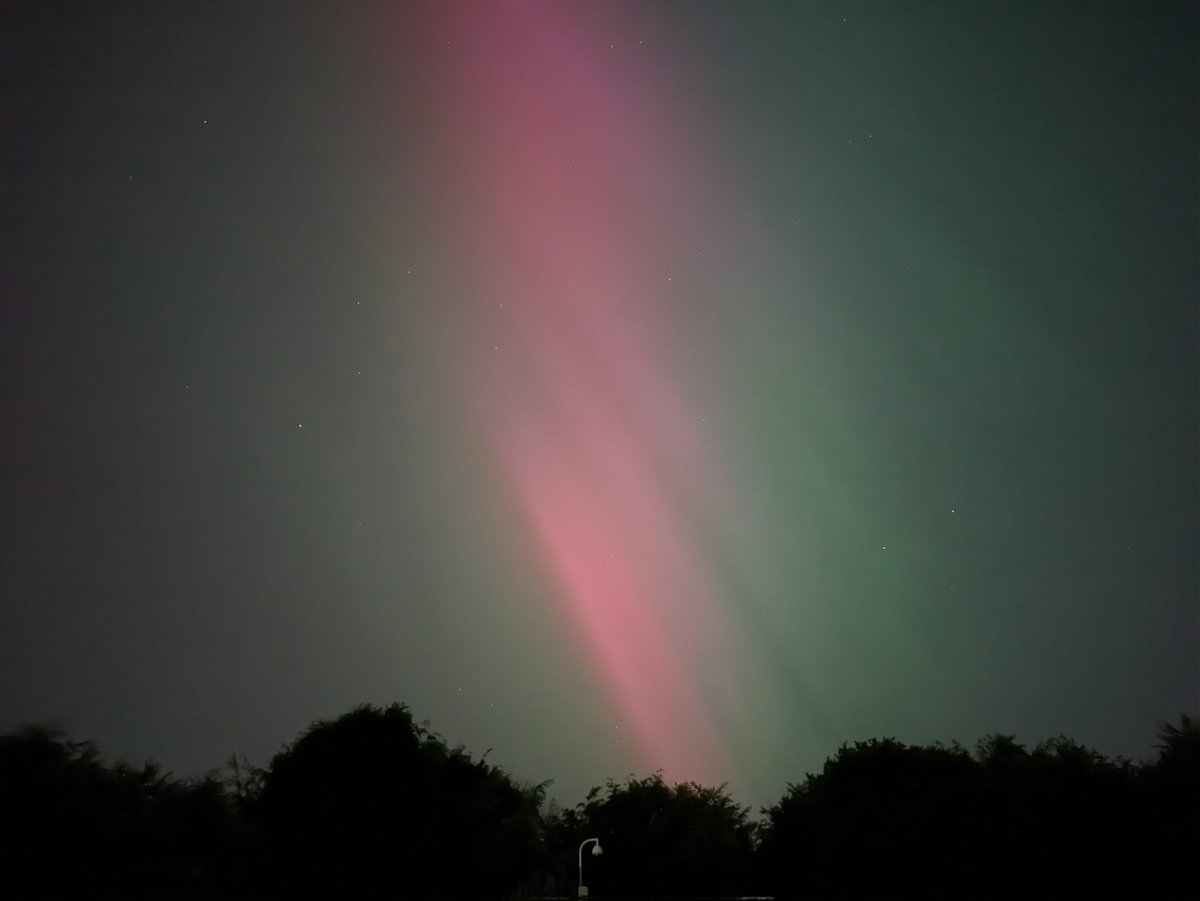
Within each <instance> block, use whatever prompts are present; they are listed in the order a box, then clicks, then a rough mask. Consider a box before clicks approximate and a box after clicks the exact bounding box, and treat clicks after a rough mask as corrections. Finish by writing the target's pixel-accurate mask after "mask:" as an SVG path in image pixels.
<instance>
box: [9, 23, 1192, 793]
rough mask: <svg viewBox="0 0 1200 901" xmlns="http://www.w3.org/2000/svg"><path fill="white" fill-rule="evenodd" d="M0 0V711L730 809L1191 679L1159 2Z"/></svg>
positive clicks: (1176, 158)
mask: <svg viewBox="0 0 1200 901" xmlns="http://www.w3.org/2000/svg"><path fill="white" fill-rule="evenodd" d="M0 16H2V17H3V18H4V19H5V20H6V21H5V23H4V27H3V29H2V30H3V32H4V34H5V35H6V37H5V41H6V51H5V53H4V54H3V57H4V58H5V59H6V60H7V62H5V63H4V65H5V78H4V79H3V84H4V87H3V88H0V91H2V94H3V96H2V99H3V106H2V109H3V112H4V123H5V125H4V127H5V129H6V132H7V133H8V139H7V140H6V141H5V142H4V143H5V144H6V145H7V146H6V148H5V149H4V150H3V157H2V159H0V162H2V165H3V169H2V171H0V178H2V182H0V185H2V188H3V191H4V196H5V198H6V201H7V202H6V204H5V207H6V215H5V216H4V232H3V235H2V236H0V237H2V238H3V242H2V243H3V246H4V247H5V248H6V249H5V250H4V251H3V269H2V272H3V276H2V277H3V282H2V283H0V289H2V291H3V295H2V297H0V316H2V318H0V359H2V360H3V362H2V363H0V366H3V369H4V372H5V376H6V377H5V379H4V382H3V387H2V392H3V393H2V394H0V405H2V406H0V409H2V411H3V415H2V416H0V448H2V449H3V452H4V455H5V457H4V462H5V467H4V476H3V479H4V482H3V491H2V498H3V499H2V501H0V523H2V529H3V533H2V535H3V542H2V546H3V550H2V551H0V555H2V556H0V643H2V644H0V647H2V648H3V654H2V655H0V684H2V685H3V686H5V688H6V690H5V691H4V692H2V693H0V726H5V727H7V726H9V725H13V724H17V723H20V722H24V721H27V720H56V721H58V722H60V723H62V724H63V725H65V726H67V727H68V728H69V729H70V730H71V731H73V732H74V731H78V732H80V733H82V734H86V735H89V736H94V737H95V738H96V739H97V740H98V741H99V742H100V743H101V744H102V746H104V747H106V748H109V749H111V750H112V751H113V752H114V753H120V754H129V755H133V756H154V757H157V758H158V759H160V760H162V761H163V762H164V763H165V764H166V765H167V766H168V767H170V768H173V769H175V770H177V771H183V772H186V771H190V770H198V769H200V768H203V767H207V766H213V765H216V764H218V763H219V762H220V761H221V760H222V759H224V758H225V757H226V756H227V755H228V754H229V753H230V752H232V751H234V750H236V751H239V752H241V753H246V754H249V755H250V756H251V757H252V758H255V759H257V760H259V761H263V760H264V759H265V758H266V757H267V756H269V755H270V754H271V753H272V752H273V751H274V750H276V749H277V747H278V745H279V743H281V742H283V741H287V740H289V739H290V738H291V737H293V736H294V735H295V734H296V733H297V732H298V731H299V730H300V729H302V728H303V727H304V726H306V725H307V724H308V723H309V722H310V721H311V720H312V719H315V718H318V717H326V716H331V715H336V714H337V713H338V712H340V711H342V710H345V709H348V708H349V707H350V706H352V705H354V704H356V703H359V702H370V703H380V704H382V703H388V702H390V701H393V700H401V701H405V702H407V703H409V704H410V705H411V706H412V708H413V710H414V712H415V713H416V714H417V716H418V718H424V717H428V718H429V720H430V721H431V724H432V726H433V728H435V729H436V730H438V731H439V732H441V733H443V734H444V735H445V736H446V737H447V738H448V739H449V740H450V741H451V742H452V743H457V742H462V743H464V744H466V745H467V746H468V747H469V748H471V749H473V750H476V751H479V752H482V751H483V750H485V749H487V748H494V755H495V758H494V759H495V760H497V761H499V762H501V763H502V764H503V765H504V766H506V767H507V768H509V769H510V770H511V771H512V772H513V773H514V775H516V776H518V777H519V778H527V779H530V780H535V781H540V780H541V779H546V778H550V779H553V780H554V781H555V786H554V788H553V790H552V794H554V795H555V796H556V797H558V798H559V799H560V800H561V801H562V802H563V803H566V804H570V803H574V802H575V801H576V800H578V799H579V798H580V797H582V794H583V792H585V791H586V789H587V788H588V787H589V786H591V785H594V784H598V783H600V782H602V781H603V780H604V779H605V778H606V777H608V776H613V777H621V776H623V775H625V774H626V773H630V772H635V773H649V772H653V771H654V770H657V769H662V770H663V771H664V773H665V775H666V776H667V777H668V778H671V779H682V778H688V779H698V780H702V781H704V782H707V783H712V784H719V783H723V782H729V783H730V785H731V786H732V788H733V789H734V791H735V792H736V793H737V794H738V796H739V797H741V798H743V799H744V800H745V801H746V802H747V803H752V804H764V803H769V802H771V801H772V800H774V799H775V798H777V797H778V795H779V793H780V792H781V791H782V790H783V788H784V786H785V785H786V784H787V782H788V781H795V780H798V779H800V778H802V777H803V775H804V772H805V771H806V770H815V769H817V768H818V767H819V766H820V764H821V761H822V760H823V757H824V755H825V754H827V753H829V752H831V751H832V750H834V749H835V748H836V747H837V745H838V744H839V743H840V742H843V741H850V740H854V739H856V738H865V737H869V736H876V735H879V736H882V735H893V736H896V737H898V738H900V739H901V740H905V741H912V742H928V741H933V740H937V739H940V740H944V741H951V740H954V739H958V740H962V741H964V742H968V743H970V742H973V741H974V740H975V739H976V738H977V737H979V736H980V735H982V734H984V733H985V732H1003V733H1013V734H1016V735H1017V736H1018V737H1019V738H1021V739H1022V740H1026V741H1030V742H1036V741H1038V740H1040V739H1043V738H1046V737H1048V736H1050V735H1054V734H1057V733H1060V732H1065V733H1066V734H1069V735H1071V736H1073V737H1075V738H1077V739H1079V740H1081V741H1084V742H1088V743H1092V744H1095V745H1096V746H1097V747H1098V748H1099V749H1100V750H1102V751H1104V752H1106V753H1113V754H1125V755H1128V756H1131V757H1135V758H1137V757H1141V756H1144V755H1145V754H1147V753H1148V752H1149V743H1150V740H1151V737H1152V735H1153V730H1154V725H1155V723H1156V722H1157V721H1159V720H1164V719H1170V718H1172V717H1174V716H1175V715H1176V714H1177V713H1179V712H1181V711H1189V710H1190V711H1195V709H1196V707H1197V701H1198V698H1197V685H1198V682H1200V620H1198V617H1197V588H1198V584H1200V562H1198V554H1200V550H1198V548H1200V541H1198V539H1200V534H1198V530H1197V515H1196V514H1197V498H1198V496H1200V481H1198V464H1197V425H1198V415H1197V409H1198V405H1197V400H1198V398H1197V385H1198V384H1200V365H1198V361H1197V334H1198V329H1197V325H1198V322H1197V304H1196V297H1197V292H1196V288H1197V285H1198V279H1197V276H1198V274H1200V263H1198V256H1197V246H1198V240H1197V239H1198V238H1200V225H1198V222H1200V217H1198V215H1197V200H1196V174H1197V172H1196V160H1197V150H1198V149H1200V142H1198V140H1197V126H1196V121H1195V99H1196V97H1195V91H1196V84H1197V78H1196V76H1197V71H1196V60H1195V53H1194V47H1195V46H1196V38H1197V36H1198V27H1197V20H1196V14H1195V12H1194V10H1191V9H1188V8H1186V7H1185V6H1184V5H1175V4H1153V3H1152V4H1143V5H1139V6H1136V7H1134V6H1122V5H1115V4H1112V5H1109V4H1102V5H1098V6H1094V7H1087V8H1084V7H1067V6H1065V5H1064V6H1047V5H1034V4H1015V5H1003V6H992V5H985V4H953V5H950V4H946V5H940V4H904V5H894V6H891V5H884V4H873V3H846V4H840V3H826V4H815V3H813V4H775V3H744V4H742V3H738V4H734V3H707V2H705V3H688V4H671V3H657V2H656V3H607V2H605V3H601V2H584V3H548V2H547V3H533V2H525V3H522V2H511V3H501V2H479V3H465V2H464V3H441V4H435V3H414V4H397V5H390V4H378V5H362V6H359V7H355V8H354V9H353V11H351V10H350V9H349V8H340V7H339V8H335V7H332V6H326V5H323V4H317V3H300V4H296V3H292V4H255V5H248V6H240V7H239V6H234V5H198V4H182V3H179V4H176V3H168V4H141V5H139V4H132V5H124V6H108V5H106V4H78V5H74V6H70V7H68V6H66V5H64V6H62V7H58V8H53V9H51V8H45V7H41V6H38V5H35V4H20V3H18V4H12V5H10V6H9V7H7V8H6V9H5V10H4V12H3V13H0Z"/></svg>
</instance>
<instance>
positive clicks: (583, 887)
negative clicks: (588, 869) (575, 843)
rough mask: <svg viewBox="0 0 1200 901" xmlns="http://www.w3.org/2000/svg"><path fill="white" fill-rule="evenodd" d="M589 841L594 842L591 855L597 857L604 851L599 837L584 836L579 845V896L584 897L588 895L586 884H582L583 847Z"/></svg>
mask: <svg viewBox="0 0 1200 901" xmlns="http://www.w3.org/2000/svg"><path fill="white" fill-rule="evenodd" d="M589 842H595V843H596V844H595V846H593V848H592V857H599V856H600V855H601V854H603V853H604V849H603V848H601V847H600V839H598V838H585V839H584V840H583V842H582V843H581V844H580V845H579V897H580V898H586V897H587V896H588V890H587V886H586V885H584V884H583V849H584V847H585V846H586V845H587V844H588V843H589Z"/></svg>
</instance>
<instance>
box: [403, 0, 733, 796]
mask: <svg viewBox="0 0 1200 901" xmlns="http://www.w3.org/2000/svg"><path fill="white" fill-rule="evenodd" d="M618 9H620V7H615V6H609V5H608V4H591V5H586V6H584V5H578V4H574V3H554V4H549V3H547V4H537V5H530V4H520V3H511V4H510V3H504V4H499V3H463V4H443V5H439V6H437V7H433V8H432V11H431V13H430V16H431V20H430V22H429V23H428V25H429V27H428V29H427V30H426V29H422V38H423V39H424V40H427V41H428V42H429V43H430V44H431V45H433V46H434V51H433V52H434V54H435V57H434V58H432V59H430V61H429V69H430V70H431V72H430V75H431V91H432V92H433V94H434V98H435V100H434V106H435V108H436V117H435V118H436V121H437V129H436V130H437V133H438V134H437V138H436V140H437V142H438V146H437V151H436V152H437V153H438V154H439V155H440V161H441V165H442V166H443V167H444V168H443V169H442V170H441V171H444V172H446V173H447V174H449V175H450V176H451V177H452V178H453V179H454V181H455V184H453V185H450V186H447V187H446V188H445V192H444V193H441V194H439V197H440V198H441V200H440V203H441V204H442V206H443V207H447V206H449V207H452V208H451V209H445V208H444V209H443V210H442V211H441V215H442V217H443V219H445V220H446V221H447V222H448V223H451V224H450V228H451V229H452V230H453V240H454V241H455V243H456V245H460V246H459V251H460V253H461V255H462V258H463V259H465V260H468V261H469V266H470V268H471V278H472V280H473V284H475V285H476V287H475V289H474V290H473V291H472V293H473V294H475V296H474V297H473V298H472V300H471V304H474V307H472V309H473V310H474V313H471V314H468V315H477V318H478V320H479V321H480V322H483V323H485V326H483V327H481V330H482V331H485V332H486V335H487V337H486V340H485V341H479V342H476V345H475V346H473V348H472V351H471V352H470V353H469V354H467V355H465V359H466V363H465V364H464V365H465V366H466V367H467V369H468V370H469V372H468V376H467V377H468V383H469V386H470V391H471V393H472V394H473V395H474V400H475V402H476V404H477V409H478V414H479V421H480V423H481V427H482V429H483V432H484V435H485V440H486V442H487V443H488V446H489V449H490V451H491V452H492V453H493V455H494V457H495V459H496V461H497V464H498V466H499V468H500V471H501V474H502V478H503V480H504V484H505V485H506V486H507V490H508V491H509V492H510V493H511V497H512V499H513V501H514V503H515V505H516V508H517V509H519V510H520V511H521V513H522V514H523V517H524V520H525V526H526V527H527V528H528V529H529V530H530V532H531V534H532V537H533V542H534V544H535V545H536V547H537V548H539V556H540V558H541V560H540V563H541V566H542V568H543V570H544V571H545V573H546V574H547V576H548V577H549V578H550V579H551V580H552V583H553V585H554V586H555V593H556V594H557V595H558V596H559V597H560V598H561V600H562V603H563V605H564V607H565V611H566V615H567V617H568V619H569V620H570V621H572V622H573V623H574V624H575V627H576V629H577V630H578V635H579V636H580V640H581V644H582V646H583V648H584V653H586V654H587V655H588V656H589V658H590V659H591V660H592V662H593V664H594V666H595V667H596V670H597V675H598V678H599V679H601V680H602V682H603V684H604V685H605V687H606V689H607V690H608V691H609V692H610V693H611V695H612V699H613V702H614V703H615V704H616V705H617V707H618V708H619V709H620V710H621V711H623V713H624V714H625V715H626V716H627V717H628V718H629V721H630V723H631V724H632V726H633V727H634V732H635V739H636V741H637V743H638V745H639V747H640V752H641V755H642V757H643V758H644V760H643V762H644V763H645V764H648V765H649V766H651V767H653V768H661V769H663V771H664V772H665V774H666V775H667V776H668V778H674V779H695V780H699V781H705V782H723V781H727V780H729V779H730V778H731V777H732V776H733V773H732V772H731V767H732V761H731V754H730V753H729V750H728V748H727V743H726V740H725V737H724V736H723V735H722V727H721V724H720V723H719V721H718V718H717V710H718V705H717V704H716V703H715V702H714V700H713V699H712V697H711V692H710V691H709V689H710V688H711V687H712V686H714V685H719V684H720V682H721V679H722V672H723V670H724V669H725V668H726V663H727V660H728V657H729V654H730V642H731V641H732V637H731V636H732V633H731V630H730V623H729V622H728V621H727V618H726V617H725V616H724V609H723V604H724V599H723V598H722V597H721V591H720V589H719V580H718V579H717V578H716V577H715V574H714V572H713V568H712V564H711V563H710V562H709V560H708V556H709V555H708V554H707V553H705V540H706V538H705V536H706V534H708V531H709V529H710V526H711V523H712V521H713V520H714V519H715V518H719V517H721V516H722V515H723V506H724V502H723V500H722V498H726V497H728V496H729V494H730V493H731V492H730V490H729V486H728V484H727V480H726V479H724V478H723V477H722V476H721V471H720V470H721V467H719V466H718V465H716V463H715V462H714V459H713V457H714V455H715V449H714V448H713V446H712V442H711V440H710V439H709V438H708V437H707V436H706V435H705V434H704V429H703V428H702V426H703V425H704V423H703V422H702V420H701V417H700V416H699V415H697V413H696V411H695V410H694V409H693V408H691V407H690V406H689V402H688V399H687V398H686V397H685V396H684V391H683V385H682V384H681V382H682V381H683V378H682V377H681V376H679V375H678V374H677V373H679V372H680V371H681V368H680V367H679V366H678V365H677V364H673V363H672V355H673V354H674V355H676V356H678V355H679V354H680V352H681V351H680V349H679V348H677V347H675V346H673V345H672V343H671V340H670V339H671V338H672V337H673V334H672V329H671V327H670V309H669V307H670V306H671V305H674V306H676V308H678V305H679V304H680V303H681V294H680V293H679V292H680V288H679V285H678V281H679V280H678V279H675V278H673V277H672V269H671V267H672V265H685V264H686V258H687V256H688V255H689V254H690V255H692V256H694V255H695V253H696V251H695V250H693V249H689V246H688V243H689V241H690V240H693V239H696V238H697V237H699V236H700V231H701V229H702V228H703V222H704V221H705V217H704V215H703V214H704V212H705V211H704V210H703V209H702V208H701V206H700V204H699V203H698V202H697V201H696V200H694V199H693V198H694V197H695V196H696V193H697V191H696V182H697V179H698V172H697V171H696V170H697V168H698V167H697V166H696V165H695V164H694V163H693V162H692V161H691V160H690V159H689V156H690V155H691V154H692V152H693V150H692V148H693V147H694V146H695V143H696V142H693V141H689V139H688V137H687V135H686V130H685V129H682V128H680V127H678V126H677V125H676V124H675V123H674V122H673V121H672V116H671V115H670V114H669V113H670V104H665V103H664V102H663V101H662V100H661V99H657V98H656V96H655V95H656V91H657V90H658V82H659V81H660V80H661V79H660V77H659V76H658V75H656V69H655V65H654V64H653V53H652V52H651V51H650V50H649V49H647V48H645V46H644V45H643V44H639V42H638V39H637V35H636V33H635V32H636V28H635V27H634V24H635V23H632V22H623V21H618V19H619V18H620V15H621V14H620V13H618V12H616V10H618ZM426 52H428V51H426ZM447 196H450V197H452V198H453V199H452V200H450V201H447V200H446V197H447ZM693 246H695V245H693ZM685 299H686V298H684V300H685ZM468 306H470V304H468ZM457 315H459V316H460V317H461V316H462V315H463V313H462V312H461V311H460V312H459V313H458V314H457Z"/></svg>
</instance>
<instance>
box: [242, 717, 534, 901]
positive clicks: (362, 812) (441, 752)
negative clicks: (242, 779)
mask: <svg viewBox="0 0 1200 901" xmlns="http://www.w3.org/2000/svg"><path fill="white" fill-rule="evenodd" d="M540 801H541V794H540V790H539V789H530V788H523V787H521V786H518V785H516V784H515V783H514V782H513V781H512V780H511V779H510V778H509V777H508V776H507V775H506V774H505V773H504V772H503V771H501V770H499V769H497V768H496V767H492V766H489V765H487V764H486V763H484V762H483V761H473V760H472V759H471V758H470V756H469V755H468V754H467V753H466V752H465V751H464V750H462V749H461V748H455V749H449V748H447V746H446V744H445V743H444V742H443V741H442V740H441V739H440V738H439V737H438V736H436V735H434V734H433V733H432V732H430V731H429V730H427V729H426V728H425V727H423V726H419V725H417V724H415V723H414V722H413V718H412V716H411V714H410V713H409V711H408V708H407V707H405V706H403V705H400V704H393V705H391V706H390V707H386V708H374V707H366V706H364V707H358V708H356V709H354V710H352V711H351V712H349V713H347V714H345V715H343V716H341V717H339V718H338V719H336V720H334V721H332V722H319V723H316V724H314V725H313V726H312V728H310V729H309V730H308V732H306V733H305V734H304V735H303V736H302V737H301V738H300V739H299V740H298V741H297V742H296V743H295V744H293V745H292V746H291V747H290V748H288V749H286V750H285V751H283V752H282V753H280V754H279V755H277V756H276V757H275V759H274V760H273V761H272V762H271V767H270V770H269V772H268V774H267V776H266V780H265V783H264V785H263V789H262V794H261V798H260V799H259V802H258V807H259V815H260V817H261V822H262V828H263V836H264V840H265V842H266V852H267V870H266V874H265V875H266V882H265V884H266V885H268V886H269V887H271V890H272V891H273V892H274V893H275V894H278V895H279V896H281V897H282V896H294V895H295V894H296V893H297V892H300V893H313V892H316V893H322V894H328V895H330V896H331V897H332V896H338V897H352V898H373V897H396V896H397V895H401V896H403V895H404V894H406V893H407V894H421V895H425V896H431V897H432V896H446V897H455V896H468V895H475V896H477V895H481V894H503V893H506V892H509V891H512V890H513V889H514V888H515V887H516V886H517V885H518V883H519V882H520V881H521V879H522V877H523V876H524V875H525V874H526V873H527V872H528V871H529V869H530V868H531V865H532V860H533V857H534V855H535V853H536V844H537V842H538V838H539V836H538V829H537V809H538V806H539V804H540Z"/></svg>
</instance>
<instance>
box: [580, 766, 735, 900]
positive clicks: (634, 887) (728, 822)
mask: <svg viewBox="0 0 1200 901" xmlns="http://www.w3.org/2000/svg"><path fill="white" fill-rule="evenodd" d="M747 814H748V809H747V808H745V807H740V806H739V805H738V804H737V803H736V802H735V801H734V800H733V799H732V798H731V797H730V796H729V794H728V792H727V791H726V787H725V786H720V787H719V788H709V787H705V786H702V785H698V784H696V783H694V782H681V783H678V784H676V785H668V784H667V783H666V782H665V781H664V780H663V777H662V774H661V773H656V774H655V775H653V776H650V777H648V778H645V779H635V778H633V777H630V778H629V779H627V780H626V781H625V782H622V783H618V782H614V781H612V780H609V781H608V783H607V784H606V785H605V787H604V789H600V788H598V787H597V788H594V789H592V791H591V792H590V793H589V794H588V797H587V800H585V801H584V802H582V803H581V804H579V805H578V806H577V807H576V808H575V809H574V810H572V811H569V812H567V813H566V814H564V815H563V817H562V819H561V822H560V823H559V824H558V828H559V832H560V835H561V839H560V841H559V843H558V844H559V846H560V847H562V848H563V851H564V852H565V853H567V854H569V855H570V860H569V866H563V867H562V868H561V869H562V870H564V871H565V872H567V873H569V874H570V880H569V884H568V886H566V887H565V888H564V889H563V890H564V891H572V890H573V889H574V885H573V883H574V881H575V880H576V878H577V873H576V862H577V857H576V856H575V855H576V852H577V849H578V847H579V843H580V842H581V841H583V840H584V839H585V838H589V837H592V836H595V837H598V838H599V839H600V842H601V844H602V846H603V847H604V849H605V852H606V853H605V854H604V856H603V857H600V858H596V859H588V860H586V861H585V863H584V868H585V881H586V882H587V883H588V885H589V888H593V889H594V890H595V891H594V893H595V894H598V895H601V896H604V895H606V894H613V893H616V894H619V895H621V896H622V897H636V896H656V897H670V896H676V897H678V896H688V895H697V894H701V895H714V894H715V895H722V894H731V893H737V892H740V891H742V890H744V887H745V886H746V885H747V883H748V882H749V880H750V866H751V861H752V849H753V844H752V836H753V827H752V825H751V823H750V821H749V819H748V817H747ZM560 853H562V852H560Z"/></svg>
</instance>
